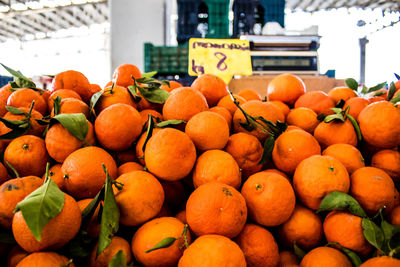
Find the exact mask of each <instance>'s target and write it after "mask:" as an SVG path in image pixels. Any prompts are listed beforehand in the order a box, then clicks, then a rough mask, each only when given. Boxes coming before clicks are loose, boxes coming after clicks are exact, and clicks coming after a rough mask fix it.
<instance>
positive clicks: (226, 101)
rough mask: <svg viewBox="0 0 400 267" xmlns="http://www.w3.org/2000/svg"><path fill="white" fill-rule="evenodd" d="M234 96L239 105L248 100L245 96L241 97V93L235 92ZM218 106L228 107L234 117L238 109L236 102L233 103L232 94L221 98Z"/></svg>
mask: <svg viewBox="0 0 400 267" xmlns="http://www.w3.org/2000/svg"><path fill="white" fill-rule="evenodd" d="M233 97H234V98H235V99H236V101H238V102H239V105H242V104H244V103H246V102H247V101H246V99H244V98H243V97H241V96H239V95H236V94H233ZM217 107H222V108H226V109H227V110H229V112H230V113H231V115H232V117H233V114H235V111H236V110H237V109H238V107H237V106H236V105H235V103H233V101H232V98H231V96H230V95H226V96H224V97H223V98H221V99H220V100H219V101H218V104H217Z"/></svg>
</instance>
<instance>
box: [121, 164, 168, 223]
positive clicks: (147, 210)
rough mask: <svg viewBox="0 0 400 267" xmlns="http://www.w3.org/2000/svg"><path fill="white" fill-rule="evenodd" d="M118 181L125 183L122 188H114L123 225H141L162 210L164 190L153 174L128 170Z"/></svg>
mask: <svg viewBox="0 0 400 267" xmlns="http://www.w3.org/2000/svg"><path fill="white" fill-rule="evenodd" d="M117 182H120V183H122V184H123V185H124V186H123V188H122V190H118V189H116V188H115V189H114V194H115V200H116V201H117V204H118V207H119V210H120V213H121V215H120V222H121V223H122V224H123V225H127V226H136V225H140V224H142V223H144V222H146V221H148V220H149V219H151V218H153V217H155V216H156V215H157V214H158V213H159V212H160V210H161V206H162V205H163V203H164V190H163V188H162V186H161V184H160V182H159V181H158V180H157V179H156V178H155V177H154V176H153V175H151V174H150V173H148V172H144V171H134V172H128V173H126V174H123V175H121V176H120V177H118V179H117Z"/></svg>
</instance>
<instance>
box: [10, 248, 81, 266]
mask: <svg viewBox="0 0 400 267" xmlns="http://www.w3.org/2000/svg"><path fill="white" fill-rule="evenodd" d="M68 262H69V259H68V258H67V257H65V256H63V255H60V254H58V253H55V252H44V251H43V252H35V253H32V254H29V255H28V256H26V257H25V258H23V259H22V260H21V261H20V262H19V263H18V265H17V266H18V267H43V266H48V267H50V266H67V265H68ZM68 267H75V264H74V263H71V264H69V265H68Z"/></svg>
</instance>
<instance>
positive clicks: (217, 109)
mask: <svg viewBox="0 0 400 267" xmlns="http://www.w3.org/2000/svg"><path fill="white" fill-rule="evenodd" d="M209 111H212V112H215V113H217V114H219V115H221V116H222V117H224V119H225V120H226V122H227V123H228V127H229V131H230V130H231V127H232V115H231V113H230V112H229V110H227V109H226V108H224V107H219V106H215V107H212V108H210V109H209Z"/></svg>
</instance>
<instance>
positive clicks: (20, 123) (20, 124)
mask: <svg viewBox="0 0 400 267" xmlns="http://www.w3.org/2000/svg"><path fill="white" fill-rule="evenodd" d="M34 105H35V101H32V104H31V107H30V109H29V111H28V112H24V111H22V110H21V109H19V108H15V107H10V106H6V110H7V111H9V112H10V113H12V114H14V115H25V118H24V119H22V120H8V119H5V118H3V117H0V121H1V122H2V123H4V125H5V126H6V127H7V128H10V129H11V131H10V132H8V133H5V134H3V135H0V139H14V138H17V137H20V136H22V135H24V134H26V133H27V132H28V131H29V130H30V129H31V128H32V121H31V114H32V110H33V106H34Z"/></svg>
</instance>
